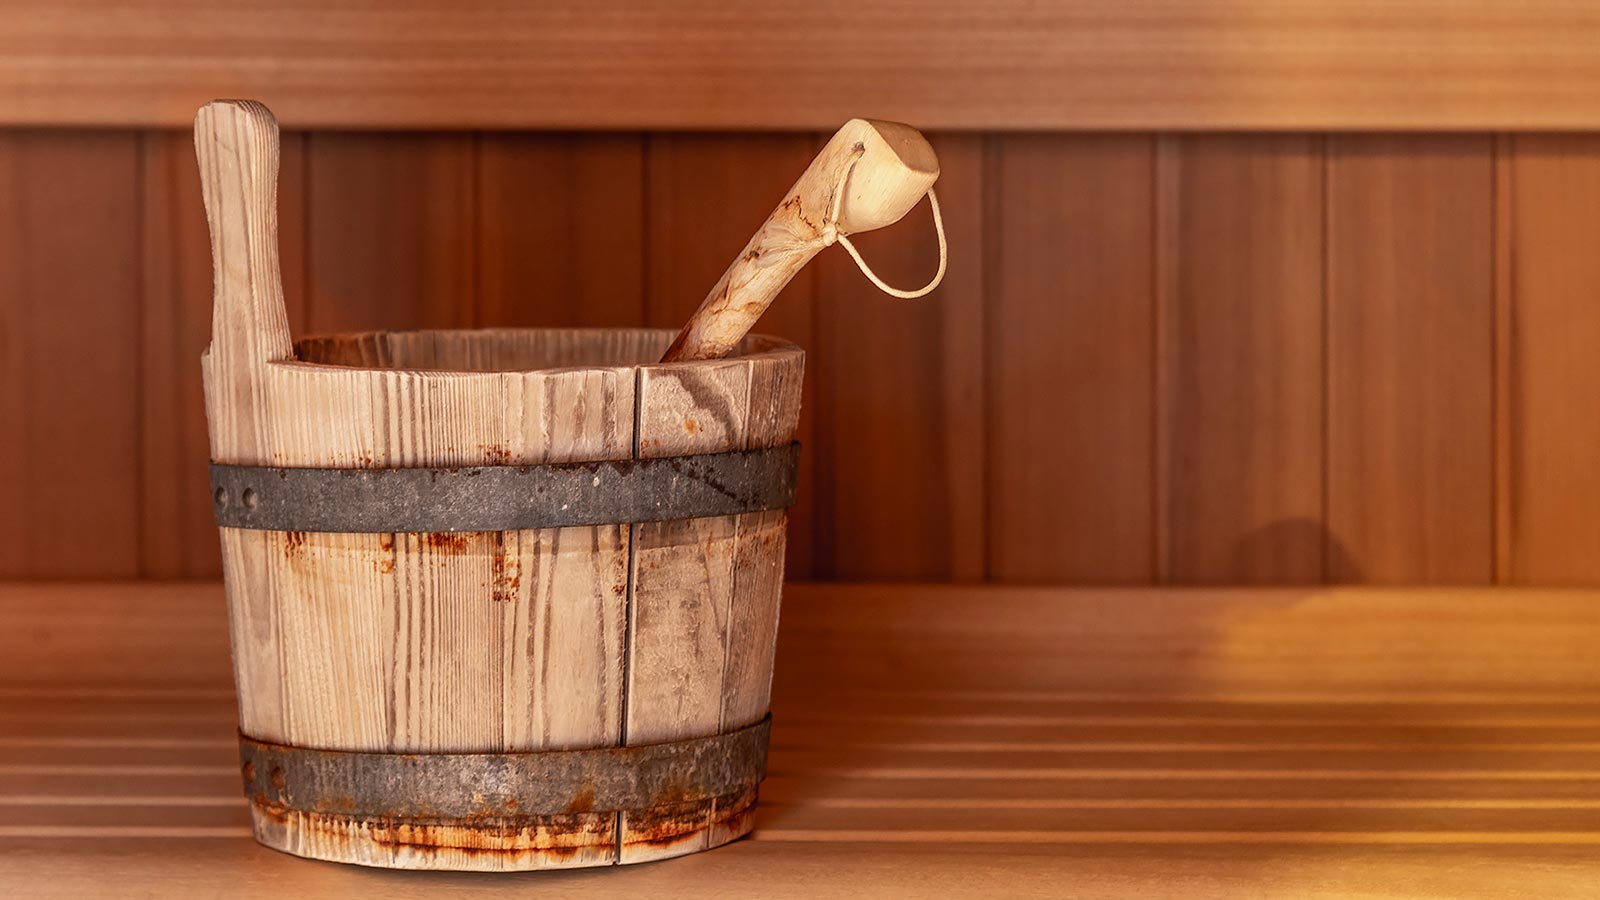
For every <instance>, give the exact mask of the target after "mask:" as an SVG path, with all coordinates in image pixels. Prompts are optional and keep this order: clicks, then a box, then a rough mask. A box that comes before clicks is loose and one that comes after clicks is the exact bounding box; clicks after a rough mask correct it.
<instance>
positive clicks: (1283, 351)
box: [1157, 137, 1324, 583]
mask: <svg viewBox="0 0 1600 900" xmlns="http://www.w3.org/2000/svg"><path fill="white" fill-rule="evenodd" d="M1167 140H1171V141H1172V142H1173V143H1172V145H1171V150H1170V152H1169V153H1166V154H1163V157H1162V159H1163V165H1164V166H1170V167H1171V168H1170V170H1169V172H1168V174H1166V175H1165V176H1164V177H1166V178H1169V179H1170V182H1168V184H1169V189H1168V190H1166V191H1164V192H1163V194H1162V197H1161V199H1160V200H1159V201H1158V205H1159V209H1160V212H1159V215H1160V216H1161V217H1162V219H1163V220H1164V222H1165V223H1166V224H1164V225H1163V228H1162V235H1163V240H1162V242H1161V243H1160V245H1159V249H1158V255H1159V260H1158V265H1160V266H1161V268H1162V270H1163V271H1162V274H1161V276H1160V277H1161V280H1162V283H1163V285H1164V286H1166V289H1165V290H1163V294H1162V300H1163V302H1162V306H1161V309H1160V312H1159V317H1160V320H1161V325H1160V327H1161V330H1162V335H1161V348H1162V349H1161V351H1160V353H1159V354H1158V358H1157V366H1158V368H1159V370H1160V374H1159V377H1158V382H1159V385H1158V387H1159V391H1158V395H1159V401H1158V404H1159V410H1158V419H1159V424H1158V427H1159V428H1160V434H1159V436H1158V439H1159V441H1160V443H1161V445H1162V453H1163V454H1165V456H1166V459H1167V465H1166V466H1165V467H1164V468H1165V471H1164V473H1163V474H1164V478H1163V484H1162V490H1163V496H1162V509H1161V513H1160V514H1161V515H1162V516H1163V517H1164V530H1165V534H1166V539H1165V541H1164V543H1165V550H1166V553H1167V556H1166V558H1165V559H1164V560H1163V561H1162V562H1163V568H1162V574H1163V576H1164V577H1165V578H1168V579H1170V580H1172V581H1176V582H1202V583H1204V582H1209V583H1225V582H1282V581H1289V582H1296V581H1299V582H1307V581H1310V582H1315V581H1319V580H1321V578H1322V569H1323V534H1322V522H1323V508H1322V507H1323V503H1322V454H1323V411H1322V384H1323V377H1324V375H1323V358H1322V357H1323V352H1322V342H1323V322H1322V316H1323V304H1322V275H1323V269H1322V252H1323V227H1322V186H1323V185H1322V152H1321V150H1322V146H1321V142H1320V141H1319V140H1317V139H1316V138H1307V137H1191V138H1170V139H1167Z"/></svg>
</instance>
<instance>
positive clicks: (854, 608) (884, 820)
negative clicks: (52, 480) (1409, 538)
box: [0, 583, 1600, 900]
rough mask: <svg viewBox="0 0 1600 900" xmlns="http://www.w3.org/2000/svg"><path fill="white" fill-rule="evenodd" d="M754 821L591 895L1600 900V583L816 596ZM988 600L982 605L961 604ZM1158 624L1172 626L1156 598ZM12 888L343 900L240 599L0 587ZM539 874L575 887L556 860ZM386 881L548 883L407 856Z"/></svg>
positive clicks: (462, 887)
mask: <svg viewBox="0 0 1600 900" xmlns="http://www.w3.org/2000/svg"><path fill="white" fill-rule="evenodd" d="M787 593H789V595H790V596H789V597H788V598H786V599H787V600H788V601H789V602H788V603H787V604H786V611H785V621H784V625H783V634H782V638H781V641H782V647H781V649H780V655H779V662H778V670H779V676H780V677H779V680H778V684H777V689H776V694H775V697H774V709H775V717H774V721H775V723H776V724H775V727H774V730H773V741H772V757H771V760H772V761H771V764H770V766H769V772H770V774H769V776H768V778H767V780H766V782H765V784H764V785H763V787H762V793H761V805H760V808H759V811H758V819H757V827H756V832H755V834H754V835H753V836H752V838H751V839H749V840H746V841H741V842H739V843H737V844H734V845H731V846H729V847H726V848H722V849H718V850H715V851H712V852H710V853H708V854H706V855H703V856H695V857H693V858H690V859H685V860H681V861H678V862H674V863H664V864H661V865H651V866H641V867H632V868H628V869H625V870H617V871H605V870H598V871H581V872H573V873H566V874H562V875H560V876H555V877H557V878H558V880H559V881H560V882H561V886H564V887H565V888H568V889H572V888H577V889H580V890H581V891H582V892H583V893H585V894H590V895H594V896H600V897H637V896H641V895H646V894H647V895H650V896H659V897H667V898H691V897H692V898H695V900H706V898H717V897H738V896H749V895H752V894H760V895H761V896H769V897H774V898H788V897H796V898H798V897H812V896H819V895H834V894H838V895H846V894H848V895H870V896H875V897H891V898H892V897H913V896H926V895H928V894H929V893H936V892H938V891H941V890H944V889H946V888H947V887H948V886H949V885H951V884H959V885H961V893H962V895H963V896H971V897H1007V898H1009V897H1032V896H1038V897H1047V896H1059V895H1060V891H1061V889H1062V886H1063V885H1068V884H1070V885H1073V886H1074V890H1081V891H1082V892H1084V893H1088V894H1092V895H1093V896H1097V897H1107V898H1124V897H1126V898H1134V897H1139V898H1143V897H1150V896H1165V895H1168V894H1170V893H1171V891H1172V889H1173V886H1174V885H1180V884H1181V885H1183V895H1184V896H1185V897H1196V898H1201V900H1206V898H1224V897H1226V898H1237V897H1256V896H1294V897H1309V898H1334V897H1347V896H1355V895H1359V896H1369V897H1375V898H1386V900H1400V898H1424V897H1435V896H1450V897H1463V898H1499V897H1504V896H1514V895H1515V896H1520V895H1522V894H1527V895H1529V896H1539V897H1542V898H1565V897H1571V898H1578V897H1588V896H1590V895H1591V894H1592V887H1593V884H1594V879H1595V877H1596V873H1597V869H1600V867H1597V865H1596V863H1595V861H1594V854H1593V850H1594V846H1595V845H1596V844H1600V830H1597V829H1596V828H1595V825H1594V822H1595V818H1594V817H1595V813H1596V811H1597V810H1600V662H1597V661H1596V659H1595V658H1594V655H1593V653H1592V652H1590V648H1592V647H1593V646H1594V644H1595V641H1596V639H1597V638H1600V602H1597V601H1600V595H1597V592H1596V591H1594V590H1561V589H1526V588H1511V589H1493V588H1436V589H1427V590H1417V589H1410V590H1407V589H1391V588H1337V589H1317V588H1307V589H1281V588H1272V589H1234V588H1216V589H1192V588H1178V589H1152V588H1124V589H1092V590H1089V589H1062V588H999V587H959V586H944V587H933V586H916V585H881V586H868V585H826V586H824V585H813V586H802V585H795V586H791V587H790V588H789V589H788V591H787ZM972 609H982V610H983V611H984V614H983V615H982V616H979V617H973V616H965V617H963V616H959V615H954V614H952V613H953V612H954V611H958V610H972ZM1151 610H1159V614H1158V615H1151V614H1150V612H1151ZM0 616H4V619H5V621H7V622H8V623H9V624H10V625H11V626H12V627H11V628H10V629H9V630H7V631H6V632H5V634H3V635H0V884H5V885H6V886H8V887H12V888H15V889H18V890H20V891H21V892H22V893H23V894H25V895H27V896H45V897H53V896H60V897H74V898H78V897H90V898H93V897H110V896H122V895H124V894H125V893H126V892H127V887H128V885H138V886H140V887H141V888H142V889H146V890H149V891H152V892H154V893H158V894H160V895H161V896H170V897H179V898H181V897H190V896H215V895H219V894H223V893H226V894H228V895H229V896H244V897H255V896H261V897H268V896H271V897H281V896H282V895H283V893H284V892H285V891H289V892H292V893H293V894H294V895H295V896H298V897H307V898H315V897H323V896H343V895H347V894H348V893H349V892H350V890H351V885H352V884H353V880H370V879H372V878H374V877H377V876H376V875H375V873H372V872H364V871H360V870H355V869H349V868H341V867H338V866H332V865H327V864H314V863H307V862H303V861H300V860H296V859H294V858H292V857H290V856H287V855H283V854H278V853H272V852H270V851H267V850H265V849H262V848H260V847H258V846H256V845H255V844H254V843H253V842H252V841H251V840H250V836H249V824H248V818H247V813H246V807H245V804H244V800H243V797H242V796H241V795H240V791H239V782H238V774H237V764H238V763H237V755H236V750H235V747H234V740H233V735H234V731H233V729H234V725H235V720H234V706H233V699H232V692H231V690H230V688H229V672H228V651H227V637H226V627H227V625H226V615H225V612H224V610H223V608H222V603H221V588H220V586H218V585H215V584H205V583H199V584H196V583H190V584H173V583H169V584H149V583H143V584H126V583H120V584H119V583H102V584H48V583H33V584H0ZM533 877H534V878H537V879H539V880H540V881H541V883H542V882H543V881H545V880H548V879H549V878H550V877H552V876H551V875H549V874H548V873H547V874H543V875H540V876H533ZM382 881H383V893H384V895H385V896H393V897H423V896H428V897H437V896H441V895H454V894H456V893H461V894H466V893H468V892H470V893H472V894H473V895H474V896H500V895H501V894H504V895H507V896H511V895H516V896H522V895H525V894H526V893H527V891H528V888H529V884H530V878H528V877H502V878H490V879H485V878H484V877H483V876H468V875H459V874H447V873H415V872H411V873H399V872H396V873H387V874H384V875H383V876H382Z"/></svg>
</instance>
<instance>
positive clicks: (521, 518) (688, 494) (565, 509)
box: [211, 444, 800, 533]
mask: <svg viewBox="0 0 1600 900" xmlns="http://www.w3.org/2000/svg"><path fill="white" fill-rule="evenodd" d="M799 458H800V445H799V444H789V445H788V446H784V447H768V448H762V449H758V450H735V451H730V452H727V453H707V454H701V455H697V456H672V457H662V458H658V459H623V460H614V461H608V462H583V463H560V464H550V465H538V466H472V467H465V468H454V469H445V468H440V469H310V468H306V469H301V468H277V467H271V466H234V465H223V464H218V463H213V464H212V465H211V495H212V497H213V499H214V501H215V503H214V506H215V510H216V518H217V524H218V525H221V526H223V527H224V528H251V529H260V530H265V531H321V532H365V533H384V532H423V531H510V530H513V529H520V528H564V527H567V526H571V525H603V524H611V523H624V522H661V521H667V520H671V519H693V518H699V517H702V516H725V515H733V514H736V513H745V512H758V511H761V510H768V509H784V508H787V507H790V506H793V505H794V502H795V472H796V469H797V468H798V463H799Z"/></svg>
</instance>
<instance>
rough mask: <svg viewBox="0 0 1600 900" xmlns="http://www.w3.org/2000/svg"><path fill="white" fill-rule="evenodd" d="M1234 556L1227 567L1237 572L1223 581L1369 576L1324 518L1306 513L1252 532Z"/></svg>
mask: <svg viewBox="0 0 1600 900" xmlns="http://www.w3.org/2000/svg"><path fill="white" fill-rule="evenodd" d="M1230 556H1231V559H1230V560H1229V564H1228V565H1226V566H1224V567H1223V570H1224V571H1228V572H1231V573H1233V574H1234V576H1235V577H1231V578H1228V579H1223V580H1221V581H1226V582H1227V583H1232V584H1241V583H1254V584H1276V585H1294V584H1322V583H1332V582H1335V581H1337V582H1338V583H1341V584H1350V583H1356V582H1360V581H1361V580H1362V578H1363V576H1362V572H1361V567H1360V566H1359V565H1358V564H1357V562H1356V559H1355V558H1354V557H1353V556H1351V555H1350V551H1349V549H1348V548H1346V547H1345V545H1344V544H1343V542H1341V541H1340V540H1339V538H1338V537H1336V536H1335V535H1334V534H1333V532H1331V531H1329V530H1328V528H1327V526H1325V525H1323V523H1322V522H1320V521H1318V520H1316V519H1310V518H1305V517H1298V518H1291V519H1277V520H1275V521H1272V522H1269V523H1267V524H1265V525H1262V526H1261V527H1259V528H1256V529H1254V530H1252V531H1249V532H1246V533H1245V534H1244V535H1243V536H1242V537H1240V538H1239V539H1238V540H1237V541H1236V542H1234V545H1233V549H1232V552H1231V554H1230ZM1179 580H1180V581H1181V580H1182V579H1179ZM1208 580H1209V581H1218V580H1217V579H1208ZM1219 583H1220V581H1219Z"/></svg>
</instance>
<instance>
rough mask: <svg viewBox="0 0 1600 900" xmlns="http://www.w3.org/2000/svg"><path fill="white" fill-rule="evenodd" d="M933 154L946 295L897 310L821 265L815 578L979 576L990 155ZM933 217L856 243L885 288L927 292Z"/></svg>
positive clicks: (903, 303) (851, 275)
mask: <svg viewBox="0 0 1600 900" xmlns="http://www.w3.org/2000/svg"><path fill="white" fill-rule="evenodd" d="M932 140H933V146H934V150H935V151H936V152H937V153H938V154H939V161H940V166H941V169H942V173H941V175H940V178H939V183H938V184H937V185H936V188H935V189H936V190H937V192H938V195H939V202H940V205H941V206H942V207H943V208H944V210H945V213H944V218H945V221H946V228H947V239H948V242H949V246H950V268H949V271H948V273H947V274H946V276H945V280H944V283H943V284H942V285H941V286H940V287H939V289H938V290H937V291H936V292H935V293H934V294H932V295H929V296H927V297H923V298H920V299H917V300H897V299H895V298H892V297H887V296H885V295H883V294H882V293H881V292H879V291H878V289H877V288H875V287H873V285H872V284H871V282H869V281H867V280H866V278H864V277H862V274H861V272H860V271H858V270H857V269H856V267H855V265H854V263H853V262H852V261H851V260H850V258H849V257H848V256H846V255H845V254H844V253H842V252H838V251H829V252H827V253H824V254H822V255H821V256H820V257H819V258H818V259H817V261H816V262H815V263H814V264H813V265H814V266H815V267H816V271H817V274H816V279H817V280H816V290H817V314H816V315H817V330H816V341H817V346H818V348H819V353H818V354H817V356H818V357H819V358H820V359H819V363H818V371H817V388H818V404H819V406H820V408H821V409H823V410H825V411H826V415H827V418H826V421H825V422H824V423H823V426H822V427H820V428H818V429H817V431H816V435H817V441H818V444H819V446H818V449H817V454H816V456H815V457H814V460H815V462H814V468H813V470H812V471H811V472H810V473H809V474H808V475H807V476H806V477H808V478H809V479H811V480H813V481H814V482H816V484H817V488H816V510H817V523H818V526H819V527H818V529H817V551H816V554H817V561H816V569H815V572H814V575H815V576H816V577H818V578H823V579H841V580H863V579H900V580H923V581H943V580H950V579H956V580H967V581H972V580H981V579H982V578H983V575H984V530H985V529H984V502H983V498H984V485H983V478H984V469H983V465H984V461H983V451H984V447H983V440H984V438H983V424H984V408H985V407H984V404H985V397H984V393H983V352H984V348H983V335H984V264H985V263H984V246H983V225H984V220H983V216H984V201H983V192H984V183H983V178H984V152H983V151H984V141H983V139H982V138H981V137H976V136H934V137H933V138H932ZM927 216H928V210H927V207H926V205H924V206H920V207H918V208H917V209H916V210H913V211H912V212H911V214H909V215H908V216H906V218H905V220H903V221H902V222H901V224H900V225H897V226H896V227H894V228H890V229H886V230H884V231H882V232H872V233H868V234H864V235H861V236H859V237H854V238H852V239H853V240H855V241H856V244H857V246H858V248H860V250H861V252H862V254H863V256H865V257H866V259H867V261H868V262H869V263H871V265H872V267H873V269H875V270H876V271H877V272H878V274H879V275H881V276H882V277H883V278H884V279H885V280H886V281H888V282H889V283H890V284H892V285H896V286H903V287H911V286H915V285H920V284H923V283H925V282H926V281H927V279H928V277H929V275H930V274H931V273H933V272H934V270H935V269H936V268H937V267H938V262H939V255H938V247H937V244H936V243H935V241H934V239H933V233H932V231H933V229H932V226H931V224H930V220H929V219H928V218H927Z"/></svg>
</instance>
